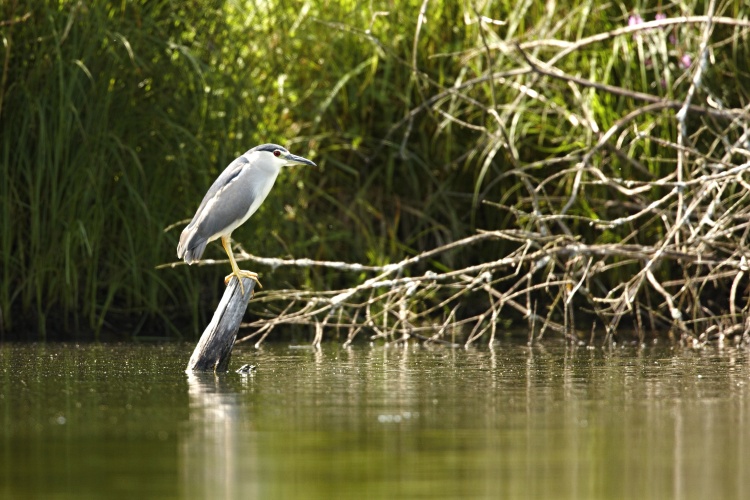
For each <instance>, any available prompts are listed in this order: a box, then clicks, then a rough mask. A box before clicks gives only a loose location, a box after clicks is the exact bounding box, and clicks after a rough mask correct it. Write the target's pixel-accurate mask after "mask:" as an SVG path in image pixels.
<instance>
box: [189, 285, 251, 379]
mask: <svg viewBox="0 0 750 500" xmlns="http://www.w3.org/2000/svg"><path fill="white" fill-rule="evenodd" d="M242 285H243V286H244V287H245V294H244V295H243V294H242V291H241V290H240V285H239V281H237V278H236V277H233V278H232V280H231V281H230V282H229V285H228V286H227V289H226V290H225V291H224V295H223V296H222V297H221V302H219V307H217V308H216V311H215V312H214V316H213V318H211V322H210V323H209V324H208V326H207V327H206V329H205V330H203V335H201V339H200V340H199V341H198V345H196V346H195V350H194V351H193V355H192V356H190V361H189V362H188V366H187V370H186V371H188V372H208V371H213V372H225V371H227V369H228V368H229V359H230V358H231V357H232V348H233V347H234V341H235V340H236V339H237V332H238V331H239V329H240V323H241V322H242V317H243V316H244V315H245V310H246V309H247V304H248V302H250V298H251V297H252V296H253V290H254V289H255V281H254V280H251V279H250V278H242Z"/></svg>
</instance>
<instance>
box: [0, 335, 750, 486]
mask: <svg viewBox="0 0 750 500" xmlns="http://www.w3.org/2000/svg"><path fill="white" fill-rule="evenodd" d="M192 347H193V346H191V345H186V344H178V345H137V344H126V345H73V344H47V345H16V344H5V345H0V370H1V372H0V377H1V380H2V381H1V382H0V418H1V419H2V429H1V430H0V439H1V442H2V453H1V454H0V497H1V498H9V499H15V498H22V499H25V498H58V499H66V498H76V499H79V498H105V497H106V498H249V499H254V498H264V499H265V498H312V499H314V498H397V497H398V498H562V499H565V498H569V499H585V498H592V499H593V498H596V499H603V498H638V499H643V498H685V499H690V498H696V499H697V498H723V499H732V498H737V499H739V498H750V474H748V472H747V471H749V470H750V389H749V384H750V368H749V367H748V356H747V351H746V350H743V349H735V348H718V347H712V348H708V349H705V350H700V351H693V350H687V349H681V348H675V347H672V346H651V347H646V348H640V349H639V348H636V347H627V348H620V347H616V348H611V349H601V348H598V349H586V348H570V347H566V346H564V345H556V344H552V345H550V344H547V345H546V346H544V347H534V348H528V347H526V346H524V345H515V344H503V345H500V346H498V347H497V348H495V349H493V350H487V349H486V348H485V349H477V350H470V351H465V350H451V349H446V348H441V347H431V348H425V347H420V346H410V347H406V348H405V347H371V346H355V347H353V348H351V349H343V348H341V347H340V346H339V345H328V346H324V347H323V348H322V349H321V350H312V349H310V348H291V347H290V346H288V345H268V344H267V345H265V347H264V348H263V349H262V350H261V351H255V350H253V349H250V348H249V347H242V346H238V347H237V348H236V349H235V353H234V357H233V360H232V364H231V366H232V368H233V369H235V368H238V367H239V366H240V365H242V364H244V363H253V364H255V365H257V367H258V369H257V371H256V372H255V373H254V374H252V375H249V376H240V375H238V374H236V373H229V374H226V375H222V376H218V377H216V376H214V375H212V374H211V375H200V376H193V375H186V374H185V373H184V372H183V370H184V367H185V365H186V364H187V361H188V359H189V357H190V353H191V351H192Z"/></svg>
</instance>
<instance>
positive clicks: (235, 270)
mask: <svg viewBox="0 0 750 500" xmlns="http://www.w3.org/2000/svg"><path fill="white" fill-rule="evenodd" d="M221 245H222V246H223V247H224V251H226V252H227V256H228V257H229V263H230V264H231V265H232V274H229V275H227V277H226V278H224V284H225V285H228V284H229V281H230V280H231V279H232V276H236V277H237V281H239V282H240V290H241V291H242V295H245V287H244V285H243V284H242V278H250V279H251V280H254V281H255V282H256V283H257V284H258V286H259V287H261V288H263V285H261V284H260V281H259V280H258V274H257V273H254V272H252V271H243V270H242V269H240V268H239V267H237V262H236V261H235V260H234V253H233V252H232V245H231V239H230V238H229V236H222V237H221Z"/></svg>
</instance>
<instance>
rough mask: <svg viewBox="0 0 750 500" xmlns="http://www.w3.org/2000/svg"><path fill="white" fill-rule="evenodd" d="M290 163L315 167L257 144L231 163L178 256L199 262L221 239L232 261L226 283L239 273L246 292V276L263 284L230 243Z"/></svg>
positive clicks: (190, 228) (184, 233)
mask: <svg viewBox="0 0 750 500" xmlns="http://www.w3.org/2000/svg"><path fill="white" fill-rule="evenodd" d="M291 165H312V166H315V164H314V163H313V162H311V161H310V160H308V159H306V158H302V157H301V156H295V155H293V154H292V153H290V152H289V151H287V150H286V149H285V148H283V147H281V146H279V145H277V144H263V145H261V146H256V147H254V148H252V149H250V150H248V151H247V152H246V153H245V154H243V155H242V156H240V157H239V158H237V159H236V160H234V161H233V162H232V163H230V164H229V166H228V167H227V168H225V169H224V171H223V172H222V173H221V175H219V177H218V178H217V179H216V180H215V181H214V183H213V184H212V185H211V187H210V188H209V190H208V193H206V196H204V197H203V201H202V202H201V204H200V206H199V207H198V211H197V212H195V216H194V217H193V220H192V221H190V224H188V225H187V227H186V228H185V229H184V230H183V231H182V234H181V235H180V243H179V244H178V245H177V257H178V258H180V259H185V262H187V263H188V264H192V263H193V262H197V261H199V260H200V258H201V256H202V255H203V251H204V250H205V249H206V245H207V244H208V242H210V241H213V240H215V239H218V238H221V244H222V245H223V246H224V250H225V251H226V252H227V255H228V256H229V262H230V263H231V264H232V274H230V275H228V276H227V277H226V278H225V279H224V283H225V284H228V283H229V280H231V279H232V276H236V277H237V281H239V282H240V289H241V290H242V293H243V294H244V293H245V287H244V286H243V285H242V278H243V277H244V278H250V279H253V280H255V282H256V283H258V285H260V281H258V275H257V274H256V273H254V272H252V271H243V270H240V268H239V267H237V262H235V260H234V254H233V253H232V246H231V242H232V239H231V236H232V231H234V230H235V229H237V228H238V227H239V226H241V225H242V224H244V222H245V221H246V220H247V219H249V218H250V216H251V215H253V214H254V213H255V211H256V210H258V207H260V204H261V203H263V201H264V200H265V199H266V196H268V193H269V192H270V191H271V188H272V187H273V183H274V181H276V177H277V176H278V175H279V171H280V170H281V167H286V166H291Z"/></svg>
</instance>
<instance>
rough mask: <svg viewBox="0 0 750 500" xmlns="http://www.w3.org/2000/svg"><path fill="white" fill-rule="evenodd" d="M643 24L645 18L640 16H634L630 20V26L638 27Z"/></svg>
mask: <svg viewBox="0 0 750 500" xmlns="http://www.w3.org/2000/svg"><path fill="white" fill-rule="evenodd" d="M642 23H643V18H642V17H641V16H639V15H638V14H633V15H631V16H630V17H629V18H628V26H636V25H638V24H642Z"/></svg>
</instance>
